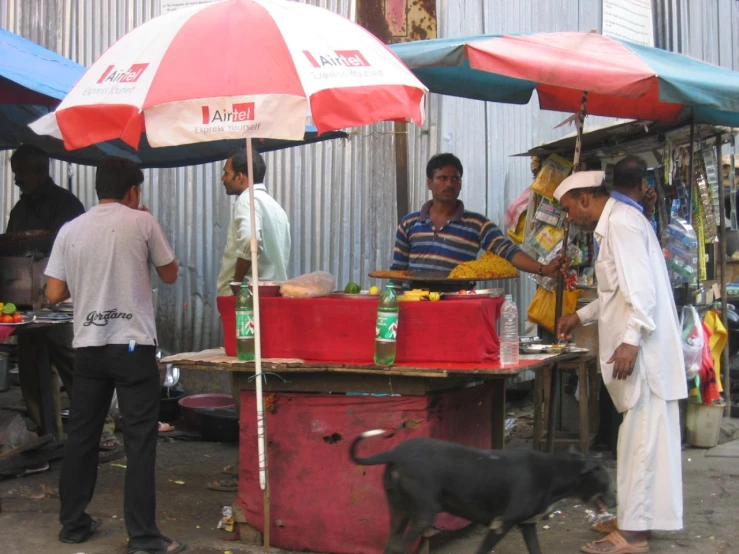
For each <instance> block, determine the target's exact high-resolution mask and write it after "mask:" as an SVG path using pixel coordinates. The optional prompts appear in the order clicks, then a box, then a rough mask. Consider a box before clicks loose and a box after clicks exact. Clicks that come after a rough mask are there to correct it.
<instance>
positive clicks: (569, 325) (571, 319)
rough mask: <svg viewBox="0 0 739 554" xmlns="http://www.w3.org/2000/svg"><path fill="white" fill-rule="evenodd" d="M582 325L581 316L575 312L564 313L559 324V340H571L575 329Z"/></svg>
mask: <svg viewBox="0 0 739 554" xmlns="http://www.w3.org/2000/svg"><path fill="white" fill-rule="evenodd" d="M579 326H580V316H578V315H577V314H576V313H575V314H570V315H563V316H562V317H560V318H559V323H558V324H557V337H558V338H559V340H570V339H571V338H572V331H573V329H575V328H577V327H579Z"/></svg>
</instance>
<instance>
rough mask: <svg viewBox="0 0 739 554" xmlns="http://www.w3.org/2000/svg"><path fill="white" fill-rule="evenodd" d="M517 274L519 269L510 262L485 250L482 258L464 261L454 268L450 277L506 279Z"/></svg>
mask: <svg viewBox="0 0 739 554" xmlns="http://www.w3.org/2000/svg"><path fill="white" fill-rule="evenodd" d="M516 275H518V271H517V270H516V268H515V267H513V265H511V263H510V262H508V261H507V260H504V259H503V258H501V257H500V256H496V255H495V254H493V253H491V252H485V253H484V254H483V255H482V256H481V257H480V259H478V260H474V261H471V262H464V263H462V264H459V265H458V266H457V267H455V268H454V269H452V271H451V273H450V274H449V279H504V278H506V277H515V276H516Z"/></svg>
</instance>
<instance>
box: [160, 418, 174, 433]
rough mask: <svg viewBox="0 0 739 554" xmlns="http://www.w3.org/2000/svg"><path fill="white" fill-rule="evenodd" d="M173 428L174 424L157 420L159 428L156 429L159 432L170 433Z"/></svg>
mask: <svg viewBox="0 0 739 554" xmlns="http://www.w3.org/2000/svg"><path fill="white" fill-rule="evenodd" d="M174 430H175V427H174V425H170V424H169V423H164V422H162V421H160V422H159V429H158V431H159V432H160V433H171V432H172V431H174Z"/></svg>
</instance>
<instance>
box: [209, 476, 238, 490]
mask: <svg viewBox="0 0 739 554" xmlns="http://www.w3.org/2000/svg"><path fill="white" fill-rule="evenodd" d="M208 488H209V489H210V490H212V491H221V492H238V491H239V482H238V480H236V479H219V480H217V481H213V482H211V483H208Z"/></svg>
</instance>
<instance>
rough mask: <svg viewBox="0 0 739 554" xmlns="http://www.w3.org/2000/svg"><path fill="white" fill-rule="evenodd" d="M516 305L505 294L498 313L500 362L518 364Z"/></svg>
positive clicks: (511, 298) (510, 297) (508, 295)
mask: <svg viewBox="0 0 739 554" xmlns="http://www.w3.org/2000/svg"><path fill="white" fill-rule="evenodd" d="M518 348H519V346H518V307H517V306H516V303H515V302H513V297H512V296H511V295H510V294H506V296H505V302H503V307H502V309H501V313H500V363H501V365H516V364H518Z"/></svg>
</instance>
